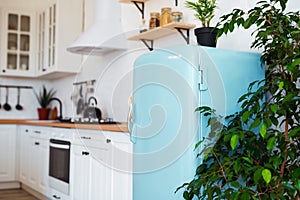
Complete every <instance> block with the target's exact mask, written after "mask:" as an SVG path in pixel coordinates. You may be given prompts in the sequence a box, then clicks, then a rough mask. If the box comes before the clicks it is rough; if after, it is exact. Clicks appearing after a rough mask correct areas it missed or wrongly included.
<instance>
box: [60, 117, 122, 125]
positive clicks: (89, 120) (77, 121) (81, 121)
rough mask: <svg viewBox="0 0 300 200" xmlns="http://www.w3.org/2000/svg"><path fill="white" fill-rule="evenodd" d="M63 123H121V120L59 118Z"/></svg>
mask: <svg viewBox="0 0 300 200" xmlns="http://www.w3.org/2000/svg"><path fill="white" fill-rule="evenodd" d="M59 121H60V122H62V123H70V124H121V122H116V121H113V120H112V119H110V118H109V119H97V118H63V119H59Z"/></svg>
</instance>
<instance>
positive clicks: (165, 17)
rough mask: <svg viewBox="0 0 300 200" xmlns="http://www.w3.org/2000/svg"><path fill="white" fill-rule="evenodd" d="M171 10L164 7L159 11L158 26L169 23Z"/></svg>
mask: <svg viewBox="0 0 300 200" xmlns="http://www.w3.org/2000/svg"><path fill="white" fill-rule="evenodd" d="M171 10H172V9H171V8H169V7H164V8H162V9H161V15H160V26H164V25H166V24H169V23H171Z"/></svg>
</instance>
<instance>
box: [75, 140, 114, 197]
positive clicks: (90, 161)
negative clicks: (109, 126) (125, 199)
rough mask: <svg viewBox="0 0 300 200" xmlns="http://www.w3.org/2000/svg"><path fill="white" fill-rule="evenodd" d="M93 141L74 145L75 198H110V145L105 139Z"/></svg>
mask: <svg viewBox="0 0 300 200" xmlns="http://www.w3.org/2000/svg"><path fill="white" fill-rule="evenodd" d="M88 138H90V137H88ZM87 142H88V143H89V142H90V141H87ZM92 143H93V145H95V146H93V145H91V144H85V142H84V141H83V142H82V144H76V145H73V146H72V148H73V153H72V157H73V158H72V160H73V166H74V167H73V174H74V175H73V191H74V192H73V199H74V200H82V199H86V200H102V199H103V200H106V199H110V197H109V194H110V193H109V191H110V168H109V164H108V163H107V162H108V160H109V159H108V157H109V153H110V152H111V151H110V145H109V143H107V141H106V140H104V139H103V140H97V141H92Z"/></svg>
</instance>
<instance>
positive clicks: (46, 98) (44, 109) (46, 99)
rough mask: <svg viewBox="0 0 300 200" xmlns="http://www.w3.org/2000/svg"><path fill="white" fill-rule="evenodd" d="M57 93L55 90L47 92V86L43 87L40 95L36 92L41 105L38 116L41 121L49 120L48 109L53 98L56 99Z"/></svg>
mask: <svg viewBox="0 0 300 200" xmlns="http://www.w3.org/2000/svg"><path fill="white" fill-rule="evenodd" d="M55 93H56V91H55V90H54V89H50V90H47V88H46V87H45V85H43V88H42V90H40V91H39V93H36V92H34V94H35V96H36V98H37V100H38V102H39V104H40V106H41V107H40V108H38V109H37V110H38V116H39V120H48V117H49V113H50V108H49V107H48V106H49V104H50V102H51V98H52V97H54V95H55Z"/></svg>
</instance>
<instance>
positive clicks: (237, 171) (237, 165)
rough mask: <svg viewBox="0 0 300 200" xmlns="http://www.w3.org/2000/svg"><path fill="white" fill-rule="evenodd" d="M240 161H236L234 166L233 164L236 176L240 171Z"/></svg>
mask: <svg viewBox="0 0 300 200" xmlns="http://www.w3.org/2000/svg"><path fill="white" fill-rule="evenodd" d="M240 164H241V163H240V161H239V160H235V161H234V164H233V169H234V172H235V173H236V174H238V173H239V169H240Z"/></svg>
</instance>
